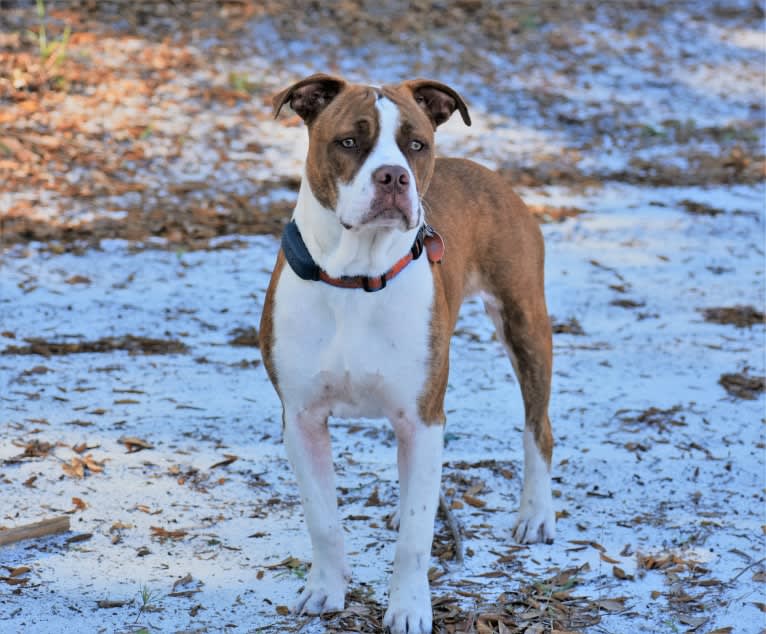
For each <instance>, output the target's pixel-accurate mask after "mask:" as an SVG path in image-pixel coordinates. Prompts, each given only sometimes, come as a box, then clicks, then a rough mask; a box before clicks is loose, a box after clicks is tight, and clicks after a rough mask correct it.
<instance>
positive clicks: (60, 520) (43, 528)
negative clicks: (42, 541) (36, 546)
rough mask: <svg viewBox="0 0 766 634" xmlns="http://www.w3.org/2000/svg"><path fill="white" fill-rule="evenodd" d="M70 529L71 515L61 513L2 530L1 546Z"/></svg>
mask: <svg viewBox="0 0 766 634" xmlns="http://www.w3.org/2000/svg"><path fill="white" fill-rule="evenodd" d="M68 530H69V516H68V515H61V516H59V517H53V518H51V519H47V520H42V521H41V522H34V523H33V524H25V525H24V526H17V527H16V528H9V529H6V530H4V531H0V546H5V545H7V544H15V543H16V542H20V541H22V540H25V539H34V538H35V537H47V536H48V535H56V534H58V533H66V532H67V531H68Z"/></svg>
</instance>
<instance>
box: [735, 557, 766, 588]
mask: <svg viewBox="0 0 766 634" xmlns="http://www.w3.org/2000/svg"><path fill="white" fill-rule="evenodd" d="M764 561H766V557H764V558H763V559H759V560H758V561H754V562H753V563H751V564H750V565H749V566H745V567H744V568H743V569H742V570H740V571H739V572H738V573H737V574H736V575H734V576H733V577H732V578H731V579H729V581H728V582H727V584H726V585H730V584H732V583H734V582H735V581H736V580H737V579H739V578H740V577H741V576H742V575H744V574H745V573H746V572H747V571H748V570H750V569H751V568H755V567H756V566H757V565H759V564H762V563H763V562H764Z"/></svg>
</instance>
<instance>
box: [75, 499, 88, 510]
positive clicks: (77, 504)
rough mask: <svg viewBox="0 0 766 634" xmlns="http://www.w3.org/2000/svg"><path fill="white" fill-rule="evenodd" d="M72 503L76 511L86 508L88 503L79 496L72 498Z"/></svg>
mask: <svg viewBox="0 0 766 634" xmlns="http://www.w3.org/2000/svg"><path fill="white" fill-rule="evenodd" d="M72 504H74V506H75V510H76V511H84V510H85V509H86V508H88V504H87V503H86V502H85V501H84V500H82V499H81V498H72Z"/></svg>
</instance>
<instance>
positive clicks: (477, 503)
mask: <svg viewBox="0 0 766 634" xmlns="http://www.w3.org/2000/svg"><path fill="white" fill-rule="evenodd" d="M463 500H464V501H465V503H466V504H470V505H471V506H473V507H475V508H477V509H481V508H484V507H485V506H487V503H486V502H485V501H484V500H481V499H479V498H477V497H474V496H473V495H469V494H468V493H466V494H465V495H463Z"/></svg>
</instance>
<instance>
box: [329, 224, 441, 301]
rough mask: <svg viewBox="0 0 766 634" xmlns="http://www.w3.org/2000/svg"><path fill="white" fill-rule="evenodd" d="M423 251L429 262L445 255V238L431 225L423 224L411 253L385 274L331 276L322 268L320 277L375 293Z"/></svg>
mask: <svg viewBox="0 0 766 634" xmlns="http://www.w3.org/2000/svg"><path fill="white" fill-rule="evenodd" d="M423 251H425V252H426V256H427V257H428V261H429V262H441V260H442V258H443V257H444V240H443V239H442V237H441V236H440V235H439V234H438V233H436V231H435V230H434V228H433V227H432V226H431V225H423V226H422V227H421V228H420V231H418V235H417V237H416V238H415V242H414V244H413V245H412V249H410V251H409V253H407V255H405V256H404V257H403V258H401V259H400V260H399V261H398V262H396V264H394V265H393V266H392V267H391V268H390V269H388V271H386V272H385V273H384V274H383V275H380V276H376V277H368V276H366V275H350V276H344V277H330V276H329V275H328V274H327V273H325V272H324V271H322V270H321V269H320V271H319V279H320V281H322V282H324V283H325V284H330V285H331V286H337V287H339V288H363V289H364V290H365V291H367V292H368V293H374V292H375V291H380V290H383V289H384V288H386V284H387V283H388V282H389V281H390V280H392V279H394V278H395V277H396V276H397V275H399V273H401V272H402V271H403V270H404V269H405V268H407V265H408V264H409V263H410V262H412V261H413V260H417V259H418V258H419V257H420V255H421V254H422V253H423Z"/></svg>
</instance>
